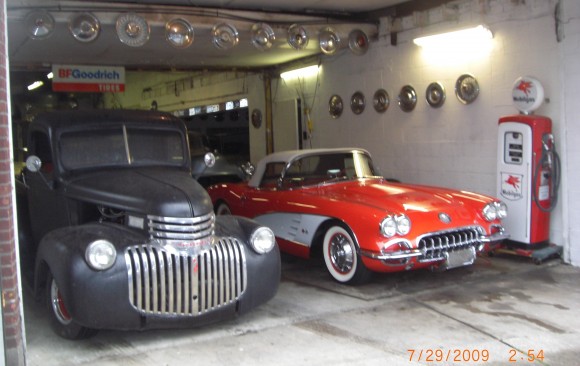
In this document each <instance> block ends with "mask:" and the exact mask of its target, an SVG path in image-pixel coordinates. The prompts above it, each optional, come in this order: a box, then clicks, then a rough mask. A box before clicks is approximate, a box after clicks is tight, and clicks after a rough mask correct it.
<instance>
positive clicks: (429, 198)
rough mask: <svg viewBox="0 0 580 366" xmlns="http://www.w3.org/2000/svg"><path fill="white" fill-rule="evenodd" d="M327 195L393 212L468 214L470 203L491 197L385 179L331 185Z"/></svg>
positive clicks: (326, 188)
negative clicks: (467, 206)
mask: <svg viewBox="0 0 580 366" xmlns="http://www.w3.org/2000/svg"><path fill="white" fill-rule="evenodd" d="M320 189H321V190H322V191H323V194H324V196H325V197H327V198H330V199H336V200H340V201H342V202H351V203H355V204H361V205H367V206H372V207H375V208H377V209H381V210H387V211H392V212H395V213H397V212H400V213H403V212H407V213H409V212H423V213H425V212H433V211H437V212H447V213H448V214H452V213H454V214H459V215H460V216H466V215H467V216H468V215H470V212H472V210H471V209H467V208H466V205H470V206H471V208H473V207H474V206H473V205H477V206H481V207H483V206H484V205H485V204H486V203H487V202H490V201H492V198H491V197H488V196H484V195H480V194H477V193H472V192H466V191H457V190H450V189H445V188H439V187H430V186H421V185H410V184H400V183H390V182H387V181H385V180H382V179H368V180H359V181H355V182H345V183H338V184H331V185H328V186H323V187H321V188H320Z"/></svg>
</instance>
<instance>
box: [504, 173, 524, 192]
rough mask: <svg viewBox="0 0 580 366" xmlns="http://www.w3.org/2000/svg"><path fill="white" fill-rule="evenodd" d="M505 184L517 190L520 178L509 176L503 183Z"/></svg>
mask: <svg viewBox="0 0 580 366" xmlns="http://www.w3.org/2000/svg"><path fill="white" fill-rule="evenodd" d="M505 182H506V183H507V184H509V185H510V186H512V187H514V188H516V189H517V188H519V184H520V178H518V177H514V176H513V175H510V176H509V177H508V179H506V181H505Z"/></svg>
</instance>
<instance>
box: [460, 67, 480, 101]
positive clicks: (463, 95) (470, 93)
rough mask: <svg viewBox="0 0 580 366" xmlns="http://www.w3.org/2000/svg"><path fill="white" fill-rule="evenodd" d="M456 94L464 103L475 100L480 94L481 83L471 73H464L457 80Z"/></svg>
mask: <svg viewBox="0 0 580 366" xmlns="http://www.w3.org/2000/svg"><path fill="white" fill-rule="evenodd" d="M455 95H456V96H457V99H459V101H460V102H461V103H463V104H469V103H471V102H473V101H474V100H475V99H476V98H477V96H478V95H479V83H478V82H477V79H476V78H475V77H474V76H473V75H470V74H463V75H461V76H460V77H459V78H457V81H456V82H455Z"/></svg>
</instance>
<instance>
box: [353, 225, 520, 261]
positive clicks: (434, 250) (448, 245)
mask: <svg viewBox="0 0 580 366" xmlns="http://www.w3.org/2000/svg"><path fill="white" fill-rule="evenodd" d="M497 228H498V229H499V230H500V231H499V232H497V233H495V234H491V235H482V234H481V232H482V229H481V228H480V227H479V226H466V227H460V228H455V229H453V230H443V231H436V232H432V233H427V234H423V235H421V236H419V237H418V238H417V240H416V242H417V245H418V246H419V248H415V249H408V250H399V251H396V252H389V253H377V252H372V251H368V250H361V255H363V256H365V257H368V258H371V259H377V260H399V259H408V258H414V257H422V258H418V260H419V262H421V263H427V262H437V261H441V260H445V259H446V256H445V255H446V253H447V252H448V251H453V250H457V249H464V248H469V247H476V246H478V245H479V244H482V243H490V242H496V241H501V240H504V239H507V238H509V234H506V233H505V230H504V228H503V227H497ZM403 242H405V243H407V241H406V240H403ZM394 244H397V242H389V243H387V244H386V245H385V246H390V245H394ZM421 246H423V248H421Z"/></svg>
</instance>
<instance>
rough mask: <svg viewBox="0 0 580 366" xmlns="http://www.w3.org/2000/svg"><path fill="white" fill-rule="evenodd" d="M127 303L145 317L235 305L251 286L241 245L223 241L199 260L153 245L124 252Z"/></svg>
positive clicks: (234, 241) (192, 314)
mask: <svg viewBox="0 0 580 366" xmlns="http://www.w3.org/2000/svg"><path fill="white" fill-rule="evenodd" d="M125 262H126V265H127V272H128V278H129V300H130V302H131V304H132V305H133V306H134V307H135V308H137V309H138V310H139V311H141V312H143V313H152V314H177V315H189V316H195V315H199V314H203V313H204V312H207V311H211V310H212V309H215V308H218V307H220V306H223V305H226V304H229V303H232V302H234V301H236V300H237V299H238V298H239V297H240V296H241V294H242V293H243V292H244V291H245V289H246V286H247V283H246V281H247V271H246V257H245V253H244V248H243V246H242V245H241V244H240V243H239V242H238V241H237V240H236V239H233V238H220V240H219V241H218V242H217V243H216V244H215V245H214V246H213V247H212V248H211V249H210V250H207V251H204V252H202V253H200V254H199V255H196V256H183V255H176V254H172V253H169V252H167V251H165V250H163V249H161V248H159V247H156V246H152V245H139V246H134V247H130V248H128V249H127V250H126V251H125Z"/></svg>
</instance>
